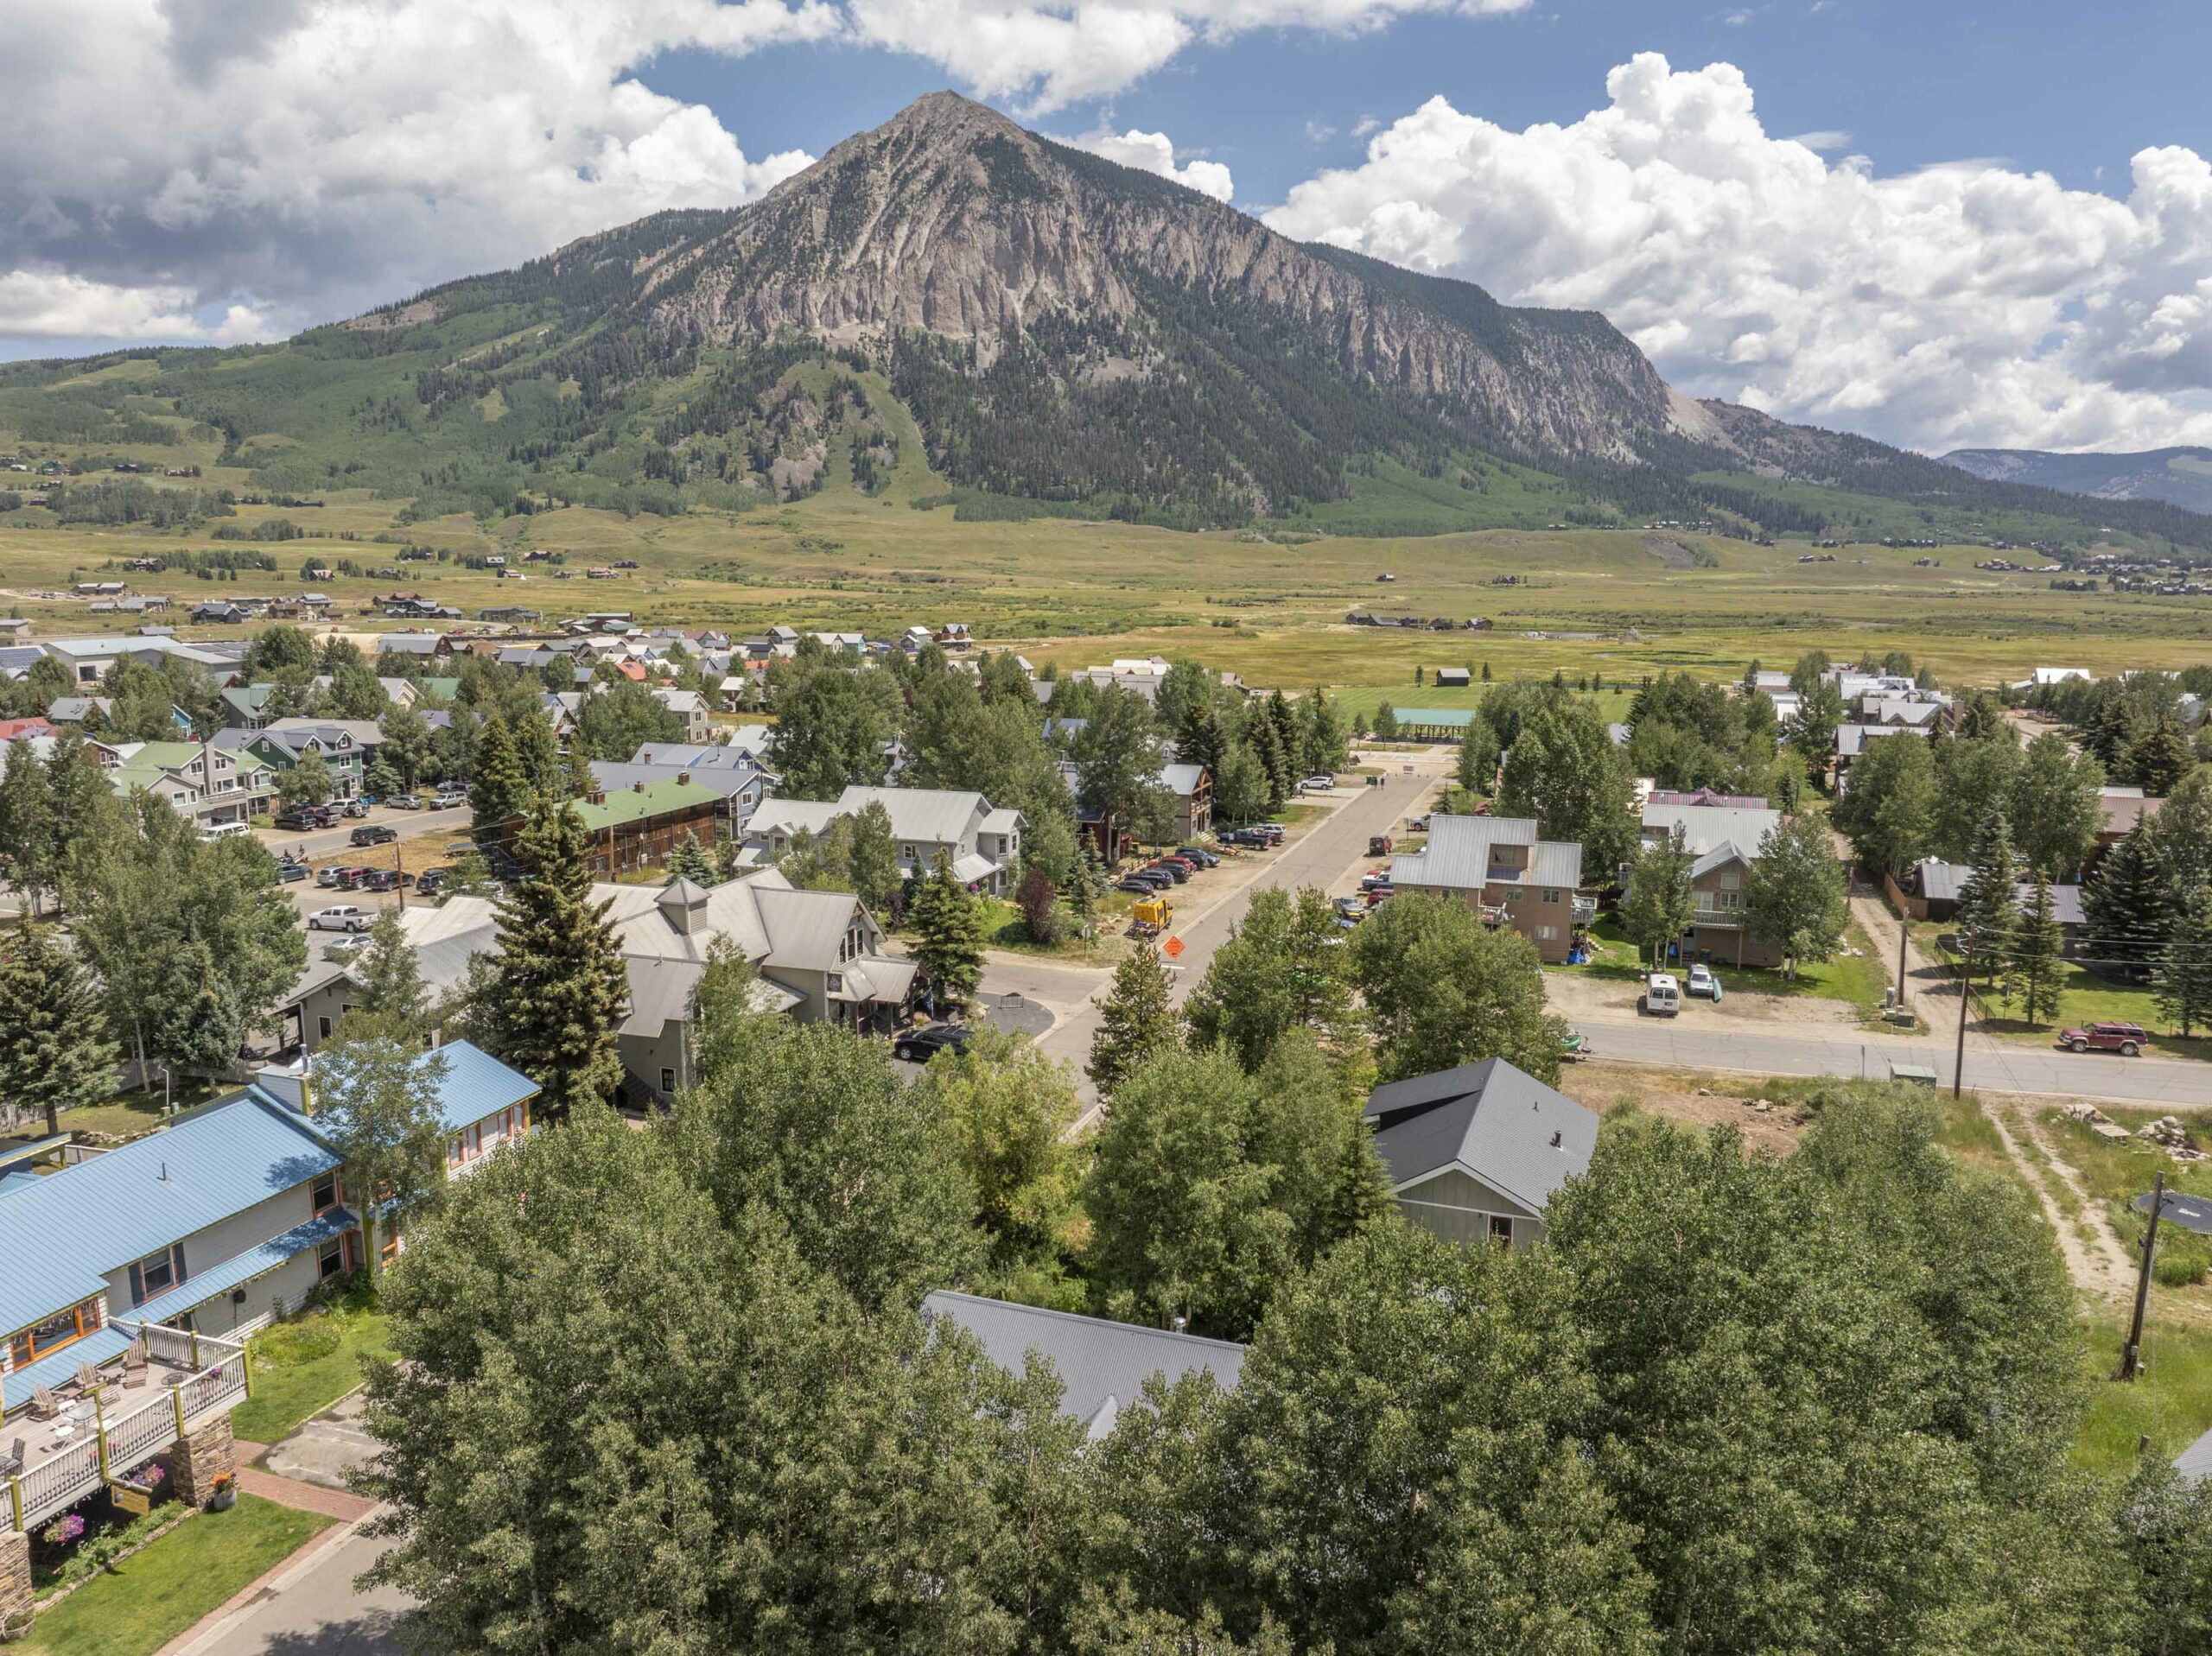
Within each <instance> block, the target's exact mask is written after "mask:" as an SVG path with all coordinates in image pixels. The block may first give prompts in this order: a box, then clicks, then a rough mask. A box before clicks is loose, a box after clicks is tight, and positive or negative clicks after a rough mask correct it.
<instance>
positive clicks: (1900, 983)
mask: <svg viewBox="0 0 2212 1656" xmlns="http://www.w3.org/2000/svg"><path fill="white" fill-rule="evenodd" d="M1907 919H1908V917H1907V916H1906V914H1905V911H1904V908H1903V907H1902V906H1900V907H1899V908H1898V910H1897V1010H1898V1011H1899V1012H1910V1008H1909V1007H1907V1006H1906V1005H1905V1000H1904V946H1905V940H1906V939H1907V938H1908V937H1909V936H1910V935H1911V928H1910V925H1909V924H1907Z"/></svg>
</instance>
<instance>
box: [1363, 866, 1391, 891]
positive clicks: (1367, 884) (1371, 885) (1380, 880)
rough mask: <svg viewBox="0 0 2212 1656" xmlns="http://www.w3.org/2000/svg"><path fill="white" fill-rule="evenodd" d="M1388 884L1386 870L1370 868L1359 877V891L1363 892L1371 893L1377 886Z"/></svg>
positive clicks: (1388, 875)
mask: <svg viewBox="0 0 2212 1656" xmlns="http://www.w3.org/2000/svg"><path fill="white" fill-rule="evenodd" d="M1389 883H1390V871H1389V869H1387V868H1370V869H1369V870H1368V871H1367V872H1365V873H1363V874H1362V875H1361V876H1360V877H1359V889H1360V890H1361V891H1373V890H1374V889H1375V888H1376V886H1378V885H1389Z"/></svg>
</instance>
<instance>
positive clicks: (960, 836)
mask: <svg viewBox="0 0 2212 1656" xmlns="http://www.w3.org/2000/svg"><path fill="white" fill-rule="evenodd" d="M871 804H880V805H881V806H882V807H883V808H884V809H885V810H886V811H887V812H888V813H889V814H890V816H891V834H892V838H893V840H894V841H896V842H897V844H898V847H899V872H900V873H901V874H903V875H904V876H906V878H907V879H922V878H925V877H926V876H927V875H928V874H929V872H931V870H932V869H933V868H935V867H936V866H937V860H938V857H939V856H943V857H944V859H945V860H947V861H948V862H950V864H951V866H952V872H953V875H954V877H955V878H956V879H958V880H960V881H961V882H962V883H963V885H967V886H969V887H970V888H971V889H973V890H976V891H986V892H988V893H990V894H991V895H993V896H998V895H1001V894H1003V893H1004V892H1005V891H1007V889H1008V888H1009V887H1010V886H1011V885H1013V883H1014V874H1015V872H1016V870H1017V869H1018V868H1019V866H1020V860H1021V828H1022V820H1021V813H1020V812H1019V811H1016V810H1005V809H997V808H995V807H994V806H993V805H992V804H991V803H990V801H988V799H986V798H984V797H983V796H982V795H981V794H979V793H975V792H971V791H967V790H955V789H946V788H863V787H859V786H854V787H849V788H847V789H846V790H845V791H844V792H843V793H842V794H841V795H839V796H837V798H836V800H835V801H834V802H831V801H827V800H810V799H778V798H769V799H766V800H764V801H762V802H761V804H760V809H758V810H756V811H755V812H753V820H752V821H751V822H748V823H747V824H746V829H745V847H746V854H747V857H748V858H749V859H750V860H753V861H754V862H766V861H767V860H771V859H772V858H774V857H777V856H779V855H781V854H782V853H784V852H785V850H786V849H788V848H789V847H790V846H791V841H793V839H795V838H796V837H797V836H798V834H802V833H805V834H820V833H821V832H822V831H823V829H825V828H828V827H829V824H830V823H832V822H836V820H837V819H838V818H839V817H841V816H851V815H857V814H858V813H859V812H861V811H862V810H864V809H867V808H868V806H869V805H871Z"/></svg>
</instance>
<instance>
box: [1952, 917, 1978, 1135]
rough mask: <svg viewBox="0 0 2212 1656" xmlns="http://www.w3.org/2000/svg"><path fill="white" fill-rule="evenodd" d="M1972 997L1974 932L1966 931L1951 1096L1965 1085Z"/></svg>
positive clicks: (1953, 1053)
mask: <svg viewBox="0 0 2212 1656" xmlns="http://www.w3.org/2000/svg"><path fill="white" fill-rule="evenodd" d="M1971 999H1974V933H1973V932H1972V931H1968V932H1967V954H1966V959H1965V960H1964V961H1962V962H1961V965H1960V967H1959V1043H1958V1045H1957V1047H1956V1048H1955V1049H1954V1050H1953V1051H1952V1054H1951V1096H1952V1097H1953V1098H1956V1097H1957V1096H1958V1095H1959V1092H1960V1089H1961V1088H1963V1087H1964V1086H1965V1085H1966V1073H1967V1002H1968V1001H1970V1000H1971Z"/></svg>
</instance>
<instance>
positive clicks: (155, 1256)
mask: <svg viewBox="0 0 2212 1656" xmlns="http://www.w3.org/2000/svg"><path fill="white" fill-rule="evenodd" d="M138 1281H139V1284H140V1286H141V1288H142V1290H143V1291H142V1292H141V1293H140V1295H139V1303H140V1304H144V1303H145V1302H146V1301H147V1300H149V1299H151V1298H153V1297H154V1296H155V1295H156V1294H160V1293H166V1292H168V1291H169V1290H170V1289H172V1288H174V1287H175V1286H176V1260H175V1258H174V1257H172V1256H171V1254H170V1253H169V1251H168V1249H167V1248H163V1249H162V1251H161V1252H160V1253H149V1254H148V1255H147V1256H146V1257H145V1258H144V1259H141V1260H139V1261H138Z"/></svg>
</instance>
